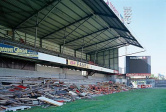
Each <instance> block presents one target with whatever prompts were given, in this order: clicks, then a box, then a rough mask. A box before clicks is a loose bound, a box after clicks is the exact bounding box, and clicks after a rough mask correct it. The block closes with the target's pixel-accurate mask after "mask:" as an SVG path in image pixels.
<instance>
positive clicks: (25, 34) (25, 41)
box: [25, 33, 27, 44]
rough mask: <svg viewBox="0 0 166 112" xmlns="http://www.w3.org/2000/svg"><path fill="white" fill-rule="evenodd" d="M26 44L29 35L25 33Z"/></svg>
mask: <svg viewBox="0 0 166 112" xmlns="http://www.w3.org/2000/svg"><path fill="white" fill-rule="evenodd" d="M26 42H27V34H26V33H25V44H26Z"/></svg>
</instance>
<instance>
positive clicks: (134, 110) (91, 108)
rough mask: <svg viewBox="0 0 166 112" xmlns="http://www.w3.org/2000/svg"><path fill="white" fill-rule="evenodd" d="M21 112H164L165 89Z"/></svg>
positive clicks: (147, 90) (85, 100) (125, 93)
mask: <svg viewBox="0 0 166 112" xmlns="http://www.w3.org/2000/svg"><path fill="white" fill-rule="evenodd" d="M19 112H22V111H19ZM23 112H166V89H140V90H133V91H128V92H122V93H115V94H110V95H105V96H101V97H96V98H94V99H83V100H77V101H75V102H70V103H67V104H65V105H63V106H61V107H48V108H42V107H34V108H32V109H29V110H24V111H23Z"/></svg>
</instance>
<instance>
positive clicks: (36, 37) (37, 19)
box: [34, 13, 38, 48]
mask: <svg viewBox="0 0 166 112" xmlns="http://www.w3.org/2000/svg"><path fill="white" fill-rule="evenodd" d="M37 30H38V13H37V15H36V33H35V42H34V46H35V48H36V39H37Z"/></svg>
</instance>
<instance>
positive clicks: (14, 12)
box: [0, 0, 142, 54]
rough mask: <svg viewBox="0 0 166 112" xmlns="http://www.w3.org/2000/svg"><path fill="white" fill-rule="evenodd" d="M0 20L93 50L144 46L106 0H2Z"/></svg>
mask: <svg viewBox="0 0 166 112" xmlns="http://www.w3.org/2000/svg"><path fill="white" fill-rule="evenodd" d="M0 14H1V15H2V16H0V24H1V25H3V26H6V27H9V28H12V29H14V30H18V31H21V32H25V33H27V34H30V35H34V36H35V34H36V27H37V30H38V31H37V37H38V38H41V39H46V40H48V41H51V42H55V43H57V44H59V45H61V46H63V45H65V46H66V47H68V48H71V49H74V50H77V51H81V50H82V49H83V52H84V53H87V54H91V53H94V52H96V51H98V52H99V51H102V50H107V49H112V48H119V47H123V46H126V45H134V46H137V47H141V48H142V46H141V45H140V44H139V42H138V41H137V40H136V39H135V38H134V36H133V35H132V34H131V33H130V31H129V30H128V29H127V28H126V26H125V25H124V24H123V23H122V22H121V21H120V20H119V18H118V17H117V16H116V15H115V14H114V12H113V11H112V10H111V9H110V8H109V7H108V5H107V4H106V3H105V2H104V1H103V0H0Z"/></svg>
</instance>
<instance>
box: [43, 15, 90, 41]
mask: <svg viewBox="0 0 166 112" xmlns="http://www.w3.org/2000/svg"><path fill="white" fill-rule="evenodd" d="M92 16H93V14H90V15H88V16H85V17H83V18H81V19H79V20H77V21H75V22H73V23H70V24H68V25H66V26H64V27H62V28H60V29H58V30H55V31H53V32H51V33H49V34H47V35H45V36H43V37H41V38H42V39H44V38H46V37H48V36H50V35H52V34H54V33H56V32H58V31H60V30H63V29H65V28H67V27H69V26H71V25H74V24H75V23H78V22H80V21H82V20H84V19H87V18H90V17H92Z"/></svg>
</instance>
